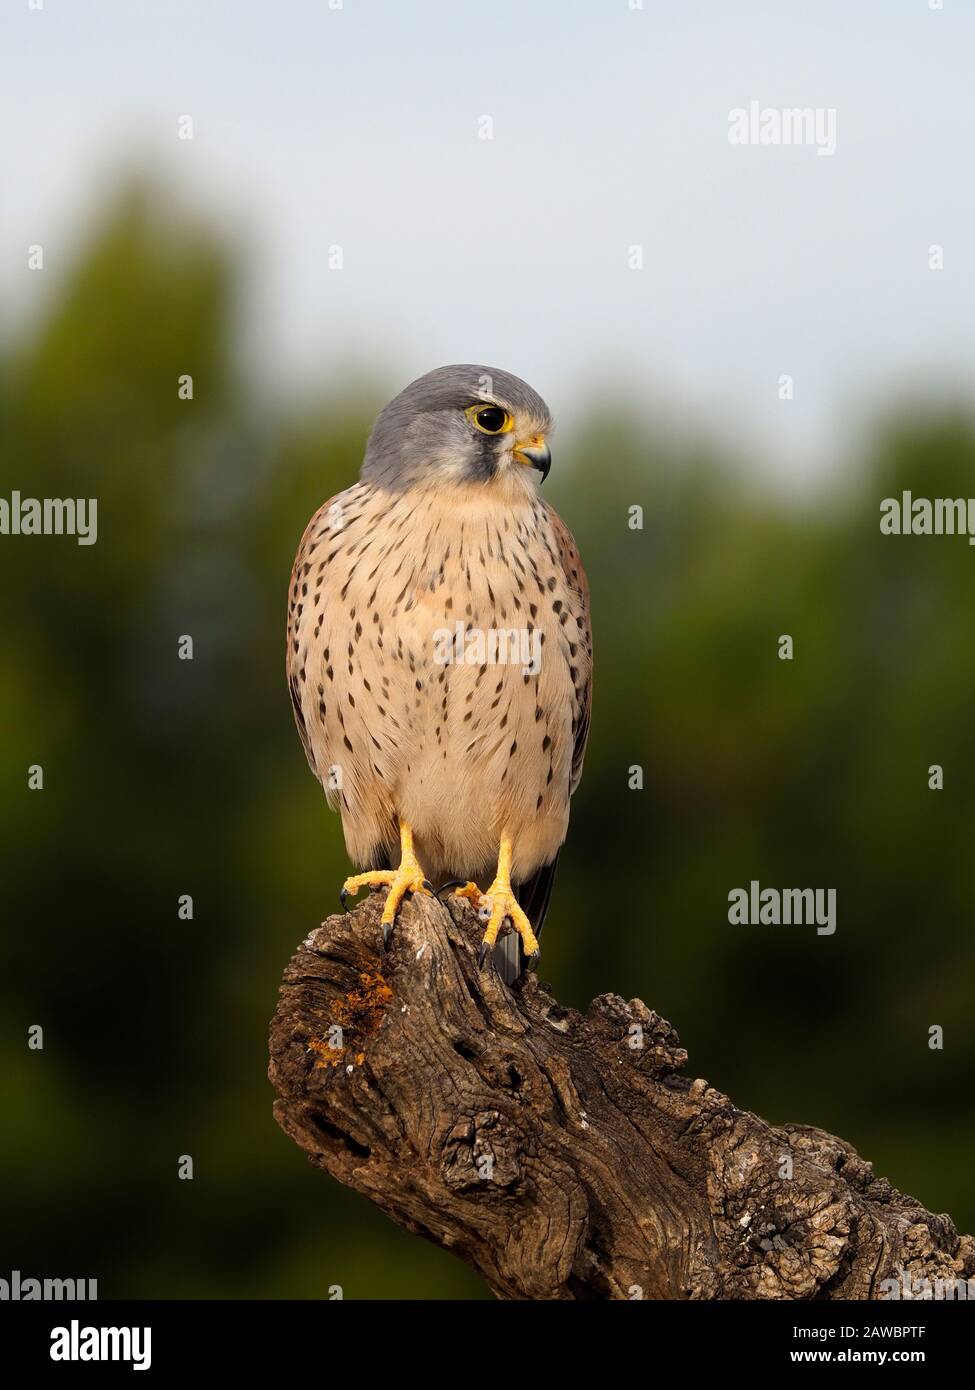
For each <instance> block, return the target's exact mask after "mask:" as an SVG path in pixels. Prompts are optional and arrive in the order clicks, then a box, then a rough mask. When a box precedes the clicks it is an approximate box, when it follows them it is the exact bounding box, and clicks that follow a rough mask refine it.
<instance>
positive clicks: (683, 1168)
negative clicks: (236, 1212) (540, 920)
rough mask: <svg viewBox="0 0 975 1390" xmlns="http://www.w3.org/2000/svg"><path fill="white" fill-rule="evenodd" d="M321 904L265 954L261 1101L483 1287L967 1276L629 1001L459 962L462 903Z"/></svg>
mask: <svg viewBox="0 0 975 1390" xmlns="http://www.w3.org/2000/svg"><path fill="white" fill-rule="evenodd" d="M381 901H382V900H381V898H380V897H378V896H372V897H371V898H369V899H368V900H367V901H366V902H364V903H363V904H362V905H361V906H360V907H359V908H358V909H357V910H356V911H355V912H354V913H351V914H348V915H346V914H340V915H337V916H335V917H330V918H329V919H328V920H327V921H326V922H325V923H324V925H323V926H321V927H319V928H318V929H317V930H316V931H313V932H312V933H311V935H310V936H309V937H308V938H307V940H306V941H305V942H304V943H303V944H302V946H301V947H300V948H299V950H298V951H297V953H296V954H295V956H294V957H293V959H292V960H291V962H290V964H289V965H288V967H287V969H286V970H285V973H284V980H283V984H282V988H281V999H280V1002H279V1004H278V1008H277V1012H276V1013H275V1016H274V1019H273V1022H272V1025H271V1037H270V1045H271V1066H270V1073H269V1074H270V1079H271V1081H272V1083H273V1085H274V1087H275V1089H276V1091H277V1093H278V1097H279V1099H278V1100H277V1101H276V1102H275V1106H274V1113H275V1116H276V1118H277V1121H278V1123H279V1124H280V1125H281V1127H282V1129H283V1130H284V1131H285V1133H286V1134H288V1135H290V1136H291V1138H292V1139H293V1140H294V1141H295V1142H296V1143H297V1144H298V1145H300V1146H301V1148H303V1149H304V1150H305V1151H306V1152H307V1154H308V1155H309V1157H310V1158H311V1161H312V1162H313V1163H314V1164H316V1165H317V1166H319V1167H321V1168H325V1169H326V1170H327V1171H328V1172H329V1173H331V1174H332V1176H333V1177H335V1178H338V1180H339V1181H340V1182H343V1183H346V1184H347V1185H348V1186H350V1187H353V1188H355V1189H356V1191H358V1192H361V1193H363V1194H364V1195H365V1196H366V1197H368V1198H369V1199H370V1200H371V1201H373V1202H375V1203H376V1204H377V1205H378V1206H379V1207H381V1208H382V1209H383V1210H384V1211H385V1212H387V1213H388V1214H389V1215H390V1216H391V1217H392V1218H393V1220H394V1221H396V1222H398V1224H399V1225H401V1226H404V1227H406V1229H407V1230H409V1231H412V1232H414V1233H415V1234H417V1235H422V1236H425V1237H427V1239H429V1240H432V1241H434V1242H436V1243H437V1244H438V1245H442V1246H444V1247H446V1248H447V1249H449V1250H452V1251H454V1253H455V1254H457V1255H459V1256H460V1257H461V1259H463V1260H465V1261H466V1262H467V1263H468V1264H469V1265H472V1266H473V1268H474V1269H476V1270H478V1271H479V1273H480V1274H482V1275H483V1277H484V1278H485V1279H486V1280H487V1283H488V1284H489V1285H490V1287H491V1288H492V1289H493V1290H494V1292H495V1293H496V1294H497V1295H498V1296H499V1297H502V1298H530V1299H539V1298H541V1299H549V1298H558V1299H592V1298H596V1299H602V1298H607V1299H612V1298H617V1299H628V1298H634V1297H641V1296H642V1297H643V1298H663V1299H715V1298H732V1299H810V1298H817V1299H839V1298H855V1299H869V1298H878V1297H882V1296H884V1291H883V1284H884V1281H885V1280H890V1279H898V1280H900V1279H902V1278H903V1275H904V1273H905V1272H906V1274H907V1275H908V1277H909V1278H910V1279H911V1280H913V1281H920V1280H921V1279H928V1280H930V1281H932V1282H933V1281H934V1280H937V1279H940V1280H955V1279H964V1278H968V1277H971V1276H972V1275H975V1242H973V1241H972V1239H971V1237H969V1236H964V1237H961V1238H959V1236H958V1234H957V1232H956V1230H955V1228H954V1226H953V1224H952V1222H951V1220H950V1219H949V1218H948V1217H947V1216H935V1215H932V1213H931V1212H928V1211H926V1210H925V1209H924V1208H923V1207H922V1206H921V1204H920V1203H919V1202H917V1201H915V1200H914V1199H913V1198H911V1197H905V1196H903V1195H902V1194H901V1193H900V1192H897V1191H895V1189H894V1188H893V1187H891V1185H890V1183H889V1182H888V1181H887V1180H886V1179H885V1178H877V1177H876V1176H875V1175H874V1172H873V1169H872V1168H871V1166H870V1164H869V1163H867V1162H865V1161H864V1160H863V1159H862V1158H860V1157H859V1156H858V1155H857V1154H856V1152H855V1151H854V1150H853V1149H852V1148H851V1147H850V1145H849V1144H847V1143H845V1142H844V1141H843V1140H841V1139H836V1138H834V1137H833V1136H832V1135H830V1134H826V1133H824V1132H823V1131H822V1130H818V1129H813V1128H810V1127H809V1126H807V1125H782V1126H778V1127H774V1126H771V1125H768V1124H766V1123H765V1122H764V1121H763V1120H760V1119H759V1118H757V1117H756V1116H755V1115H752V1114H749V1112H748V1111H747V1110H739V1109H738V1108H737V1107H736V1106H735V1105H733V1104H732V1102H731V1101H730V1100H729V1099H728V1097H727V1096H724V1095H722V1094H721V1093H720V1092H719V1091H716V1090H715V1089H714V1088H713V1087H711V1086H709V1085H708V1083H707V1082H706V1081H703V1080H693V1079H689V1078H688V1077H686V1076H684V1075H683V1074H682V1069H683V1067H684V1065H685V1063H686V1061H687V1054H686V1053H685V1052H684V1050H683V1049H682V1048H681V1047H680V1045H679V1041H678V1038H677V1034H676V1033H675V1032H674V1030H673V1028H672V1027H671V1026H670V1024H669V1023H667V1022H666V1021H665V1020H664V1019H662V1018H660V1017H659V1016H658V1015H657V1014H655V1013H654V1012H653V1011H652V1010H650V1009H648V1008H647V1007H646V1005H645V1004H643V1003H641V1001H640V1000H638V999H634V1000H631V1001H630V1002H629V1003H626V1002H625V1001H624V1000H623V999H621V998H619V997H618V996H617V995H613V994H603V995H600V996H599V998H598V999H595V1000H594V1001H593V1002H592V1004H591V1005H590V1007H589V1011H588V1013H586V1014H585V1015H582V1014H579V1013H577V1012H575V1011H574V1010H572V1009H565V1008H562V1007H561V1006H560V1005H559V1004H558V1003H557V1002H556V1000H555V999H554V998H553V997H552V994H551V993H550V991H549V990H548V988H547V987H546V986H545V985H543V984H541V983H540V982H539V981H538V980H537V979H536V978H535V977H534V976H531V975H529V976H527V977H525V978H524V979H523V980H522V981H520V982H519V983H518V984H517V985H516V986H514V987H513V988H509V987H507V986H505V985H504V984H503V983H502V981H501V980H500V978H499V977H498V975H497V974H496V973H495V972H494V971H493V970H490V969H488V970H485V971H484V973H483V974H479V973H478V970H477V946H478V943H479V941H480V936H481V931H482V927H481V925H480V924H479V923H478V922H477V919H476V917H475V916H474V914H473V913H472V912H471V910H470V908H469V907H468V906H467V904H466V903H463V902H462V901H460V900H458V899H455V898H451V899H450V906H449V910H448V908H447V907H446V906H442V905H440V904H439V903H438V902H437V901H436V900H435V899H432V898H427V897H421V898H417V899H411V900H409V901H407V902H406V903H404V905H403V907H402V908H401V910H400V914H399V917H398V919H397V925H396V929H395V933H394V936H393V939H392V942H391V946H390V950H389V952H388V954H386V955H383V954H382V952H381V949H380V939H381V936H380V927H379V913H380V908H381Z"/></svg>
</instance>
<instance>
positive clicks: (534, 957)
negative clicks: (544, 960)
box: [525, 946, 542, 970]
mask: <svg viewBox="0 0 975 1390" xmlns="http://www.w3.org/2000/svg"><path fill="white" fill-rule="evenodd" d="M541 954H542V948H541V947H540V946H539V948H538V950H537V951H532V953H531V955H530V956H529V957H528V959H527V960H526V961H525V969H526V970H537V969H538V960H539V957H540V956H541Z"/></svg>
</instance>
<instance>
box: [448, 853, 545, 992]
mask: <svg viewBox="0 0 975 1390" xmlns="http://www.w3.org/2000/svg"><path fill="white" fill-rule="evenodd" d="M447 886H448V887H449V886H451V885H447ZM440 891H441V892H443V889H441V890H440ZM457 896H458V898H467V900H468V901H469V902H470V903H471V904H472V906H473V908H474V910H475V912H476V913H477V915H478V917H479V918H480V919H481V921H482V922H485V923H486V924H487V925H486V926H485V929H484V936H483V939H482V941H481V949H480V951H479V952H478V956H477V966H478V969H479V970H483V968H484V963H485V961H487V960H488V959H489V958H490V957H491V954H492V953H493V951H494V946H495V942H496V941H497V939H498V932H499V931H500V930H501V927H502V925H503V924H504V922H505V921H508V922H510V923H511V926H512V927H513V928H514V930H515V931H516V932H517V933H518V935H519V936H520V937H521V945H522V949H523V951H524V953H525V955H526V956H527V957H528V968H529V969H532V968H533V967H534V965H535V963H536V961H537V960H538V957H539V955H540V948H539V945H538V939H537V937H536V936H535V933H534V931H533V930H532V924H531V922H529V920H528V917H527V916H526V914H525V913H524V912H523V911H522V909H521V908H520V907H519V905H518V900H517V898H516V897H515V895H514V892H513V890H512V887H511V841H510V840H509V839H508V837H507V836H502V839H501V850H500V853H499V854H498V871H497V874H496V875H495V879H494V882H493V883H492V884H491V887H490V888H489V889H488V890H487V892H486V893H482V892H481V890H480V888H478V886H477V884H476V883H467V884H465V885H464V887H463V888H458V889H457Z"/></svg>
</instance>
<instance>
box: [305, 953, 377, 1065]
mask: <svg viewBox="0 0 975 1390" xmlns="http://www.w3.org/2000/svg"><path fill="white" fill-rule="evenodd" d="M392 997H393V991H392V990H391V989H390V987H389V985H388V984H387V983H386V981H385V980H384V979H383V977H382V975H381V974H380V973H379V971H378V970H363V971H362V972H361V973H360V975H359V985H358V988H356V989H353V990H350V991H349V992H348V993H347V994H346V995H345V997H344V998H340V999H336V1000H335V1001H334V1003H333V1004H332V1007H331V1019H332V1024H333V1026H334V1027H337V1028H339V1029H340V1030H341V1038H342V1042H341V1044H340V1045H339V1046H338V1047H336V1046H335V1045H334V1042H332V1041H331V1040H330V1039H329V1038H328V1037H324V1038H312V1039H311V1041H310V1042H309V1044H308V1050H309V1052H317V1053H319V1054H320V1055H319V1058H318V1061H316V1063H315V1067H316V1069H317V1068H319V1067H337V1066H338V1065H339V1063H340V1062H341V1061H342V1060H343V1059H344V1058H345V1057H346V1056H347V1055H348V1053H349V1051H350V1049H351V1046H352V1043H351V1041H350V1039H354V1040H355V1041H356V1042H359V1041H360V1040H361V1039H362V1038H364V1037H370V1036H371V1035H372V1034H373V1033H375V1031H376V1029H377V1028H378V1027H379V1025H380V1024H381V1023H382V1021H383V1019H384V1017H385V1016H386V1010H387V1008H388V1007H389V1003H390V1000H391V999H392ZM329 1032H331V1029H330V1030H329ZM365 1056H366V1054H365V1053H364V1052H362V1051H359V1052H357V1053H356V1056H355V1065H356V1066H361V1065H362V1063H363V1062H364V1061H365Z"/></svg>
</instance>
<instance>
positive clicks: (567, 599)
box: [287, 366, 592, 982]
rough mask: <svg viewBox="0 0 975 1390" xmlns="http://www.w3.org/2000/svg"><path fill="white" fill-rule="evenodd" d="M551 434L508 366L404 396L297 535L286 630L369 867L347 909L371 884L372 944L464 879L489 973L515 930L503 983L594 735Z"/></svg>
mask: <svg viewBox="0 0 975 1390" xmlns="http://www.w3.org/2000/svg"><path fill="white" fill-rule="evenodd" d="M551 428H552V419H551V415H550V414H549V410H548V407H547V406H546V404H545V402H544V401H543V400H542V399H541V397H540V396H538V395H537V394H536V393H535V392H534V391H533V390H532V389H531V387H530V386H527V385H526V384H525V382H523V381H520V380H519V379H518V377H516V376H512V375H511V374H510V373H508V372H503V371H495V370H493V369H492V368H489V367H479V366H451V367H440V368H438V369H437V370H436V371H433V372H429V373H428V374H427V375H426V376H423V377H421V378H420V379H419V380H418V381H414V382H413V383H412V385H410V386H407V388H406V389H405V391H403V392H402V393H401V394H400V395H398V396H397V397H396V398H395V399H394V400H392V401H391V402H390V403H389V405H387V406H386V407H385V409H384V410H382V411H381V413H380V415H379V417H378V418H377V420H376V423H375V425H374V427H373V430H372V434H371V435H370V437H369V441H368V444H367V446H366V452H365V459H364V461H363V465H362V472H361V475H360V479H359V481H358V482H357V483H355V484H353V486H352V487H349V488H347V489H346V490H345V491H344V492H341V493H339V494H338V495H337V496H336V497H333V498H332V499H331V500H330V501H328V502H326V503H324V505H323V506H321V507H320V508H319V510H318V511H317V512H316V513H315V515H314V516H313V517H312V519H311V521H310V522H309V524H308V526H307V528H306V530H305V533H304V535H303V536H302V539H301V544H300V545H299V547H298V553H297V555H296V557H295V563H294V569H293V571H292V576H291V591H290V606H289V614H288V649H287V670H288V683H289V686H290V689H291V699H292V703H293V705H294V712H295V719H296V721H297V724H298V731H299V733H300V735H301V740H302V742H303V744H304V746H305V752H306V754H307V756H308V762H309V764H310V765H311V769H312V771H313V772H314V773H315V775H316V776H317V777H318V778H319V780H320V781H321V783H322V785H323V786H324V788H325V791H326V794H327V796H328V800H329V804H330V805H331V806H332V807H333V809H334V808H336V807H337V808H338V809H339V810H340V811H341V814H342V825H343V829H344V831H345V843H346V847H347V849H348V852H349V855H350V857H351V859H352V861H353V863H354V864H355V865H357V866H358V867H359V868H360V869H361V870H362V872H360V873H356V874H354V875H353V876H352V877H350V878H348V879H347V880H346V882H345V885H344V888H343V890H342V897H343V901H344V900H345V896H346V895H347V894H349V893H353V892H356V891H358V890H359V889H360V888H363V887H366V886H372V885H380V886H382V887H384V888H385V889H386V890H387V891H386V901H385V907H384V910H383V914H382V923H383V936H384V941H385V940H386V939H387V938H388V936H389V933H390V931H391V929H392V926H393V923H394V921H395V917H396V911H397V908H398V906H399V904H400V902H401V901H402V899H403V897H404V895H405V894H406V893H418V892H429V891H432V890H433V883H437V884H443V886H444V887H446V888H457V887H458V886H459V885H460V884H464V886H463V887H462V888H461V889H460V892H461V894H462V895H463V896H466V897H467V898H469V899H470V901H471V902H472V904H473V905H474V907H475V909H476V910H477V912H478V914H479V916H480V918H481V920H482V921H483V922H485V923H486V929H485V932H484V938H483V943H482V946H481V953H480V964H481V965H482V966H483V965H484V963H485V961H486V960H487V959H488V957H489V956H491V954H492V952H493V951H494V947H495V944H496V943H497V942H498V935H499V932H502V928H503V927H504V926H505V924H506V923H507V924H509V927H510V928H511V929H513V930H508V931H507V932H506V933H504V934H502V936H501V941H500V943H498V951H497V955H496V958H495V964H496V965H497V966H498V968H499V970H500V973H501V974H502V975H503V977H504V978H505V979H506V980H508V981H509V982H510V981H511V980H513V979H514V978H516V977H517V975H518V974H519V973H520V972H521V970H522V968H523V963H524V959H527V961H528V963H529V964H531V963H533V962H534V959H535V958H536V957H537V953H538V940H537V938H538V934H539V932H540V931H541V927H542V923H543V921H544V918H545V913H546V909H547V907H548V902H549V897H550V894H551V890H552V882H553V879H554V876H555V866H556V860H557V858H558V853H559V849H560V847H561V845H562V843H563V841H564V839H565V835H566V829H567V826H568V821H569V798H570V796H571V795H572V792H573V791H574V790H575V788H576V785H577V783H578V781H579V777H580V774H581V772H582V760H583V754H584V752H585V747H586V737H587V734H588V731H589V707H590V692H591V680H592V635H591V630H590V624H589V589H588V583H587V580H586V575H585V571H584V570H583V567H582V562H581V560H580V558H579V553H578V551H577V549H576V546H575V542H574V541H573V539H572V536H571V534H570V532H569V530H568V528H567V527H566V526H565V524H564V522H563V521H562V520H561V519H560V518H559V516H558V515H557V514H556V513H555V511H553V509H552V508H551V507H550V506H549V505H548V504H547V503H546V502H543V501H542V499H541V498H540V497H539V495H538V492H537V489H536V484H535V475H536V473H537V474H540V475H541V478H542V480H544V479H545V477H546V476H547V474H548V471H549V464H550V459H551V456H550V453H549V447H548V443H547V436H548V435H549V433H550V431H551ZM444 880H448V882H447V883H445V884H444ZM479 883H480V884H483V885H485V886H484V888H483V890H482V889H481V888H480V887H478V884H479ZM440 891H441V892H442V891H443V887H442V888H441V889H440ZM519 938H520V948H519Z"/></svg>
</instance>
